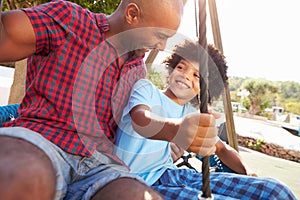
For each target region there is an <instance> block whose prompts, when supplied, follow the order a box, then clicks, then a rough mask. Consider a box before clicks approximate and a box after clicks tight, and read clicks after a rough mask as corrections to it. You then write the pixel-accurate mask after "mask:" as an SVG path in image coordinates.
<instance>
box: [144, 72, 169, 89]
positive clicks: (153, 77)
mask: <svg viewBox="0 0 300 200" xmlns="http://www.w3.org/2000/svg"><path fill="white" fill-rule="evenodd" d="M146 78H147V79H148V80H150V81H151V82H152V83H153V84H154V85H155V86H156V87H158V89H160V90H163V89H165V83H164V78H163V75H162V74H161V73H159V72H157V71H155V70H154V69H153V68H150V70H149V71H148V72H147V77H146Z"/></svg>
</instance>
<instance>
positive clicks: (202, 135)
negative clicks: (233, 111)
mask: <svg viewBox="0 0 300 200" xmlns="http://www.w3.org/2000/svg"><path fill="white" fill-rule="evenodd" d="M216 117H218V116H216ZM217 135H218V129H217V127H216V121H215V116H214V114H206V113H190V114H188V115H186V116H185V117H184V118H183V120H182V122H181V125H180V127H179V130H178V132H177V134H176V136H175V137H174V138H173V142H174V143H175V144H177V145H179V146H180V147H181V148H183V149H185V150H188V151H191V152H194V153H196V154H200V155H202V156H208V155H211V154H212V153H214V152H215V150H216V146H215V141H216V137H217Z"/></svg>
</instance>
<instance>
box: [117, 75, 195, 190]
mask: <svg viewBox="0 0 300 200" xmlns="http://www.w3.org/2000/svg"><path fill="white" fill-rule="evenodd" d="M141 104H142V105H146V106H148V107H150V108H151V111H152V112H153V113H155V114H157V115H159V116H161V117H166V118H182V117H183V116H184V115H186V114H188V113H191V112H196V111H197V110H196V109H195V108H193V107H192V106H191V105H190V104H185V105H184V106H181V105H179V104H177V103H175V102H174V101H172V100H171V99H170V98H169V97H167V96H166V95H164V94H163V93H162V92H161V91H160V90H159V89H157V88H156V87H155V86H154V85H153V84H152V83H151V82H150V81H148V80H145V79H141V80H139V81H138V82H136V83H135V85H134V86H133V89H132V92H131V96H130V99H129V101H128V105H127V106H126V107H125V109H124V113H123V116H122V119H121V121H120V123H119V124H118V130H117V139H116V154H117V156H119V158H120V159H121V160H123V161H124V162H125V163H126V164H127V165H128V166H129V168H130V170H131V172H132V173H134V174H137V175H139V176H141V177H142V178H143V179H144V180H145V181H146V182H147V183H148V184H149V185H152V184H153V183H155V182H156V181H157V180H158V179H159V178H160V176H161V175H162V174H163V173H164V172H165V171H166V169H177V167H176V166H175V165H174V164H173V160H172V157H171V152H170V151H171V149H170V143H169V142H166V141H161V140H151V139H147V138H144V137H142V136H140V135H139V134H138V133H137V132H135V131H134V130H133V128H132V125H131V117H130V114H129V112H130V110H131V109H132V108H134V107H135V106H137V105H141ZM153 134H156V133H153Z"/></svg>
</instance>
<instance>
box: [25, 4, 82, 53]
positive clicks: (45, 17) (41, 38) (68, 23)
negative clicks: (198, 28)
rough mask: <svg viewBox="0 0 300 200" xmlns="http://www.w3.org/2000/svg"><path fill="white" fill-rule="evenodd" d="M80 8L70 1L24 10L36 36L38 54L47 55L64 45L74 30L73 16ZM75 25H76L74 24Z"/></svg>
mask: <svg viewBox="0 0 300 200" xmlns="http://www.w3.org/2000/svg"><path fill="white" fill-rule="evenodd" d="M79 8H80V7H79V6H75V4H72V3H70V2H68V1H52V2H50V3H46V4H41V5H39V6H36V7H33V8H27V9H23V11H24V12H25V13H26V15H27V16H28V17H29V20H30V22H31V23H32V26H33V29H34V32H35V35H36V53H37V54H41V55H47V54H48V53H49V52H50V51H54V50H55V49H56V48H57V47H58V46H60V45H62V42H63V41H64V39H65V38H67V37H68V33H69V32H70V30H71V29H72V19H73V21H75V18H74V17H73V16H72V15H73V14H76V12H75V10H78V9H79ZM73 25H74V24H73Z"/></svg>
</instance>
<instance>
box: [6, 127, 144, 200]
mask: <svg viewBox="0 0 300 200" xmlns="http://www.w3.org/2000/svg"><path fill="white" fill-rule="evenodd" d="M0 135H5V136H11V137H16V138H20V139H24V140H26V141H28V142H30V143H32V144H34V145H36V146H37V147H39V148H40V149H41V150H43V151H44V152H45V153H46V154H47V155H48V157H49V158H50V160H51V161H52V164H53V167H54V169H55V171H56V177H57V180H56V194H55V198H54V199H55V200H58V199H64V200H77V199H80V200H81V199H82V200H89V199H91V197H92V196H93V195H94V194H95V193H96V192H97V191H98V190H99V189H100V188H102V187H104V186H105V185H106V184H108V183H109V182H111V181H113V180H115V179H117V178H122V177H127V178H133V179H136V180H138V181H140V182H142V183H144V181H143V180H142V179H141V178H140V177H138V176H136V175H134V174H130V173H129V172H128V170H127V168H126V167H124V166H121V165H119V164H116V163H115V162H114V161H113V160H112V159H110V158H109V157H107V156H105V155H104V154H101V153H99V152H97V151H95V152H94V154H93V156H92V157H90V158H88V157H83V156H76V155H73V154H69V153H66V152H65V151H63V150H62V149H60V148H59V147H58V146H56V145H55V144H53V143H52V142H50V141H49V140H47V139H46V138H44V137H43V136H42V135H40V134H39V133H37V132H34V131H31V130H29V129H26V128H22V127H9V128H0Z"/></svg>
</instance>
